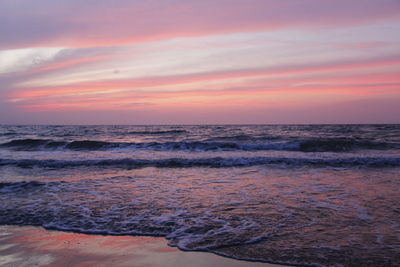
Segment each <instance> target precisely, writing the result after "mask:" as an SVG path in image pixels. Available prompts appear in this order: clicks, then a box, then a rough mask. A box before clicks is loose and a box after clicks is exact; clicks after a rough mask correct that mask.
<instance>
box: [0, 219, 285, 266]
mask: <svg viewBox="0 0 400 267" xmlns="http://www.w3.org/2000/svg"><path fill="white" fill-rule="evenodd" d="M0 266H4V267H13V266H20V267H23V266H26V267H28V266H58V267H60V266H140V267H157V266H166V267H178V266H193V267H208V266H222V267H225V266H226V267H228V266H229V267H274V266H275V267H279V266H282V265H275V264H268V263H256V262H246V261H238V260H235V259H230V258H225V257H221V256H217V255H215V254H212V253H204V252H183V251H180V250H179V249H177V248H173V247H169V246H168V245H167V241H166V240H165V239H164V238H160V237H149V236H104V235H86V234H78V233H71V232H60V231H49V230H45V229H43V228H41V227H33V226H24V227H19V226H0Z"/></svg>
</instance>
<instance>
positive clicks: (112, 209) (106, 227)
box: [0, 124, 400, 266]
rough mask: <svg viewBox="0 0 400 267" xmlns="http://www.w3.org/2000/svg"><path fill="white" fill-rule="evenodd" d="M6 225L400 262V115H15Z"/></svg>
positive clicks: (1, 208)
mask: <svg viewBox="0 0 400 267" xmlns="http://www.w3.org/2000/svg"><path fill="white" fill-rule="evenodd" d="M0 224H1V225H34V226H41V227H44V228H45V229H55V230H60V231H72V232H79V233H86V234H102V235H148V236H161V237H165V238H166V239H167V240H168V241H169V245H171V246H175V247H178V248H180V249H182V250H188V251H206V252H212V253H216V254H219V255H222V256H226V257H231V258H236V259H241V260H249V261H263V262H272V263H280V264H287V265H301V266H400V125H386V124H385V125H382V124H381V125H193V126H190V125H186V126H180V125H171V126H168V125H167V126H43V125H41V126H7V125H3V126H0Z"/></svg>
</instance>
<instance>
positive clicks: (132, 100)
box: [0, 0, 400, 124]
mask: <svg viewBox="0 0 400 267" xmlns="http://www.w3.org/2000/svg"><path fill="white" fill-rule="evenodd" d="M399 32H400V0H352V1H348V0H202V1H199V0H158V1H157V0H126V1H109V0H108V1H106V0H79V1H78V0H37V1H33V0H0V124H276V123H279V124H280V123H400V34H399Z"/></svg>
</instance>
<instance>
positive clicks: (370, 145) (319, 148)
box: [0, 139, 399, 152]
mask: <svg viewBox="0 0 400 267" xmlns="http://www.w3.org/2000/svg"><path fill="white" fill-rule="evenodd" d="M0 147H3V148H8V149H15V150H54V149H69V150H110V149H132V150H135V149H145V150H157V151H180V150H181V151H263V150H275V151H301V152H350V151H354V150H368V149H376V150H385V149H391V148H398V147H399V144H397V143H387V142H373V141H362V140H353V139H310V140H303V141H286V142H267V143H246V142H215V141H214V142H212V141H181V142H143V143H135V142H106V141H94V140H79V141H57V140H52V139H16V140H12V141H9V142H6V143H3V144H1V145H0Z"/></svg>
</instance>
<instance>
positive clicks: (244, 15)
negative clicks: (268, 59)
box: [0, 0, 400, 49]
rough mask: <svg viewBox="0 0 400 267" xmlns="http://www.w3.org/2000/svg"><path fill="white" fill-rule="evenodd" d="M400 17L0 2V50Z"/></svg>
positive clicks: (369, 9)
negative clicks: (0, 37)
mask: <svg viewBox="0 0 400 267" xmlns="http://www.w3.org/2000/svg"><path fill="white" fill-rule="evenodd" d="M399 10H400V3H399V1H397V0H381V1H376V0H353V1H347V0H324V1H321V0H297V1H290V0H268V1H267V0H248V1H241V0H212V1H211V0H204V1H197V0H196V1H195V0H188V1H180V0H165V1H104V0H96V1H94V0H82V1H71V0H59V1H54V0H42V1H30V0H15V1H2V2H1V3H0V18H1V19H0V22H1V23H0V36H2V37H4V38H2V39H1V42H0V49H9V48H17V47H32V46H68V47H85V46H106V45H122V44H131V43H139V42H147V41H153V40H160V39H168V38H174V37H188V36H204V35H210V34H221V33H233V32H247V31H265V30H275V29H287V28H296V29H298V28H302V27H321V26H328V27H337V26H344V25H355V24H362V23H369V22H374V21H377V20H381V19H390V18H394V17H397V18H398V17H400V12H399Z"/></svg>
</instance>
